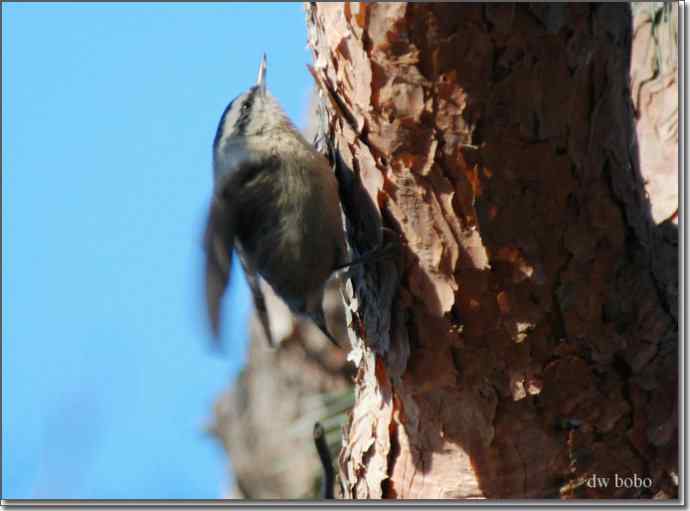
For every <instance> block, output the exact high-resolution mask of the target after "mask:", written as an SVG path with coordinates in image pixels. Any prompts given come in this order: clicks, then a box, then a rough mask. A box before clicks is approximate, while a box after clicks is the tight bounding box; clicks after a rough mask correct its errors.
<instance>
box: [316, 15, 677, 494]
mask: <svg viewBox="0 0 690 511" xmlns="http://www.w3.org/2000/svg"><path fill="white" fill-rule="evenodd" d="M307 21H308V29H309V37H310V44H311V47H312V49H313V51H314V75H315V77H316V78H317V82H318V83H319V85H320V87H321V89H322V93H323V99H324V104H325V107H326V111H327V115H326V122H325V130H326V131H327V135H328V136H329V137H331V138H332V139H333V140H334V142H335V147H336V149H337V160H336V162H337V167H338V172H339V176H340V179H341V184H342V193H343V206H344V210H345V213H346V216H347V220H348V230H349V235H350V240H351V243H352V245H353V248H354V249H355V251H358V250H360V251H361V250H364V249H366V247H367V246H371V245H372V244H373V243H375V241H376V235H377V234H376V233H377V232H378V229H377V226H378V224H380V223H381V222H382V223H383V224H385V225H386V226H388V227H390V228H392V229H393V230H395V231H397V232H398V233H399V234H400V235H401V237H402V239H403V240H404V243H403V249H402V257H401V260H400V261H395V260H391V261H383V262H381V263H379V264H377V265H376V267H373V266H372V267H367V268H366V269H367V271H366V272H365V271H363V270H360V271H354V272H352V275H351V279H350V280H349V281H348V284H347V286H346V302H347V321H348V326H349V327H350V339H351V342H352V345H353V349H352V352H351V355H350V358H351V359H352V360H353V361H354V362H355V364H356V365H357V369H358V373H357V377H356V403H355V407H354V409H353V411H352V416H351V420H350V424H349V429H348V431H346V433H345V437H344V448H343V451H342V452H341V456H340V460H339V465H340V471H341V478H342V482H343V488H342V490H343V494H344V496H345V497H346V498H381V497H397V498H470V497H489V498H526V497H561V498H574V497H597V498H601V497H643V498H648V497H652V496H655V495H656V496H659V497H663V496H666V497H673V496H675V495H676V494H677V475H676V474H677V470H678V468H677V465H678V460H677V454H678V429H677V423H678V406H677V403H678V399H677V398H678V393H677V390H678V378H677V376H678V372H677V365H678V358H677V341H678V330H677V252H676V251H675V250H674V246H673V243H674V242H675V243H677V230H674V229H676V228H675V227H674V226H671V225H669V224H668V223H666V224H663V225H662V226H658V227H657V226H655V224H654V222H653V220H652V216H651V211H650V204H649V202H648V200H647V198H646V195H645V192H644V185H643V180H642V177H641V174H640V166H639V160H638V147H637V141H636V136H635V118H634V111H633V104H632V101H631V91H630V81H629V72H630V49H631V37H632V20H631V14H630V7H629V6H628V5H626V4H598V5H589V4H567V5H566V4H558V5H555V4H554V5H545V4H531V5H528V4H518V5H514V6H511V5H499V4H487V5H467V4H465V5H460V4H397V3H383V4H373V5H368V4H363V3H359V4H354V3H346V4H325V3H319V4H316V3H312V4H310V5H309V6H308V7H307ZM674 279H675V280H674ZM593 474H597V475H598V476H600V477H601V476H604V477H609V478H611V481H610V484H609V485H608V487H606V488H604V487H601V486H599V487H595V488H592V487H591V485H589V484H587V481H588V480H589V478H590V477H591V476H592V475H593ZM633 474H637V476H639V477H641V478H646V477H648V478H651V481H652V485H651V488H624V487H623V488H620V487H619V488H616V487H615V485H614V477H615V476H616V475H617V476H619V477H628V476H632V475H633Z"/></svg>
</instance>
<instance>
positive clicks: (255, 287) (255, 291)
mask: <svg viewBox="0 0 690 511" xmlns="http://www.w3.org/2000/svg"><path fill="white" fill-rule="evenodd" d="M239 252H240V261H241V262H242V268H243V269H244V274H245V276H246V277H247V283H248V284H249V289H251V291H252V297H253V298H254V308H255V309H256V313H257V314H258V315H259V322H260V323H261V328H263V331H264V335H265V336H266V340H267V341H268V345H269V346H271V347H274V346H275V344H274V342H273V334H272V333H271V326H270V323H269V319H268V310H267V309H266V300H265V298H264V292H263V290H262V289H261V283H260V281H259V275H258V274H257V273H256V271H255V270H254V268H252V266H251V265H250V264H249V261H248V260H247V258H246V257H245V256H244V255H243V253H242V250H241V249H240V250H239Z"/></svg>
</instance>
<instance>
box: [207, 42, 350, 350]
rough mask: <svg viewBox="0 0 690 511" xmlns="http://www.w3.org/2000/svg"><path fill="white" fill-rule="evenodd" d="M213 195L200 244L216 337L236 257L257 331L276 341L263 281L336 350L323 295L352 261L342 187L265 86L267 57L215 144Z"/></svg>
mask: <svg viewBox="0 0 690 511" xmlns="http://www.w3.org/2000/svg"><path fill="white" fill-rule="evenodd" d="M213 177H214V187H213V197H212V199H211V205H210V208H209V214H208V221H207V226H206V233H205V237H204V246H205V251H206V300H207V306H208V315H209V319H210V323H211V329H212V331H213V334H214V336H215V338H216V339H218V338H219V332H220V323H221V319H220V316H221V312H220V311H221V302H222V299H223V295H224V294H225V290H226V289H227V286H228V282H229V278H230V269H231V263H232V258H233V254H234V253H235V252H237V254H238V255H239V258H240V261H241V263H242V267H243V268H244V271H245V274H246V276H247V281H248V283H249V287H250V289H251V292H252V295H253V298H254V304H255V307H256V310H257V313H258V316H259V320H260V323H261V325H262V328H263V330H264V333H265V335H266V338H267V339H268V342H269V344H270V345H273V337H272V335H271V330H270V328H269V318H268V312H267V310H266V305H265V301H264V296H263V292H262V290H261V287H260V285H259V277H261V278H263V279H264V280H265V281H266V282H267V283H268V284H269V285H270V286H271V288H272V289H273V290H274V291H275V294H276V295H277V296H279V297H280V298H281V299H282V300H283V301H284V302H285V303H286V304H287V306H288V307H289V308H290V310H291V311H292V312H293V313H294V314H297V315H300V316H306V317H309V318H310V319H311V320H312V321H313V322H314V323H315V324H316V325H317V326H318V327H319V328H320V329H321V331H322V332H323V333H324V334H325V335H326V337H328V338H329V339H330V340H331V341H332V342H333V343H334V344H336V345H337V342H336V341H335V339H334V338H333V336H332V335H331V334H330V332H329V331H328V328H327V326H326V321H325V318H324V313H323V305H322V301H323V295H324V287H325V284H326V282H327V281H328V279H329V278H330V276H331V275H332V274H333V272H334V271H336V270H338V269H340V268H344V267H346V266H348V265H350V264H352V263H348V262H346V261H347V257H348V253H347V245H346V243H345V234H344V230H343V225H342V219H341V210H340V200H339V196H338V182H337V180H336V178H335V175H334V173H333V171H332V170H331V167H330V165H329V163H328V160H327V159H326V158H325V157H324V156H323V155H322V154H320V153H319V152H317V151H316V149H315V148H314V147H313V146H312V145H311V144H309V142H307V141H306V140H305V138H304V137H303V136H302V135H301V134H300V132H299V131H298V130H297V129H296V128H295V127H294V126H293V124H292V123H291V122H290V120H289V119H288V117H287V115H286V114H285V113H284V111H283V110H282V108H281V107H280V105H279V104H278V101H277V100H276V99H275V98H274V97H273V96H271V94H270V93H269V91H268V89H267V88H266V55H264V56H263V59H262V60H261V64H260V66H259V76H258V78H257V81H256V85H254V86H253V87H251V88H250V89H249V90H247V91H246V92H244V93H243V94H240V95H239V96H238V97H236V98H235V99H234V100H233V101H232V102H231V103H230V104H229V105H228V106H227V108H226V109H225V111H224V112H223V115H222V117H221V119H220V123H219V124H218V129H217V131H216V136H215V139H214V141H213Z"/></svg>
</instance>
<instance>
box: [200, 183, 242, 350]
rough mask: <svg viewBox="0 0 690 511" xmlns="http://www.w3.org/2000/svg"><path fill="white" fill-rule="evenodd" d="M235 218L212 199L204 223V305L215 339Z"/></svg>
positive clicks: (223, 204)
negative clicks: (206, 308)
mask: <svg viewBox="0 0 690 511" xmlns="http://www.w3.org/2000/svg"><path fill="white" fill-rule="evenodd" d="M234 239H235V219H234V215H233V214H232V211H231V210H230V208H229V206H228V203H227V202H226V201H224V200H223V199H221V198H218V197H214V198H213V199H212V202H211V208H210V211H209V215H208V221H207V224H206V234H205V236H204V248H205V250H206V305H207V307H208V317H209V320H210V322H211V330H212V331H213V335H214V337H215V338H216V340H218V339H219V333H220V305H221V301H222V298H223V295H224V294H225V290H226V289H227V287H228V283H229V281H230V269H231V266H232V253H233V244H234Z"/></svg>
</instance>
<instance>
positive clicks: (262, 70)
mask: <svg viewBox="0 0 690 511" xmlns="http://www.w3.org/2000/svg"><path fill="white" fill-rule="evenodd" d="M256 85H257V87H259V89H261V92H262V93H264V94H265V93H266V54H265V53H264V56H263V58H262V59H261V64H259V76H258V77H257V78H256Z"/></svg>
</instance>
